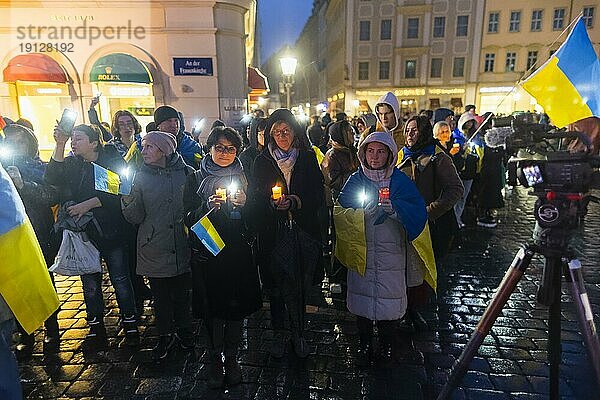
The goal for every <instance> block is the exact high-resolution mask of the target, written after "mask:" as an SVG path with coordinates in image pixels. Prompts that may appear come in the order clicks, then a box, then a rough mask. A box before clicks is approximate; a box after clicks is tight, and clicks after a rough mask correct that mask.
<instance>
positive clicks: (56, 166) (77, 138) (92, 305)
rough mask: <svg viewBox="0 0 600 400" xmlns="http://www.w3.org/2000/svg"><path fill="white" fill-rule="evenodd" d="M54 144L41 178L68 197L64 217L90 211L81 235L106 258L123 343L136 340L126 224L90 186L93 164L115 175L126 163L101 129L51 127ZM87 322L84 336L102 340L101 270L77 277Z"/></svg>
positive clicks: (108, 197) (112, 198) (116, 202)
mask: <svg viewBox="0 0 600 400" xmlns="http://www.w3.org/2000/svg"><path fill="white" fill-rule="evenodd" d="M69 139H71V149H72V152H73V155H69V156H67V157H65V156H64V152H65V145H66V143H67V141H68V140H69ZM54 140H55V141H56V147H55V149H54V152H53V154H52V158H51V159H50V162H49V164H48V167H47V168H46V173H45V179H46V182H47V183H49V184H51V185H55V186H57V187H58V188H59V192H60V195H61V200H62V202H63V203H64V202H67V201H73V202H74V203H75V204H74V205H71V206H69V207H68V208H67V211H68V213H69V215H70V216H71V217H73V218H80V217H82V216H83V215H85V214H86V213H88V212H91V213H92V214H93V216H94V218H95V220H96V221H97V224H94V223H91V224H88V226H87V230H86V233H88V235H89V237H90V240H91V241H92V242H93V243H94V245H95V246H96V247H97V248H98V250H99V251H100V256H101V257H102V258H103V259H104V261H105V262H106V265H107V267H108V272H109V275H110V280H111V282H112V285H113V287H114V288H115V292H116V295H117V303H118V305H119V309H120V311H121V318H122V323H123V328H124V330H125V337H126V339H127V340H128V343H131V344H136V343H137V342H138V340H139V335H138V329H137V321H136V306H135V299H134V294H133V287H132V284H131V277H130V274H129V266H128V260H127V254H128V250H127V245H126V240H125V237H124V235H123V232H124V226H125V224H127V222H126V221H125V219H124V218H123V214H122V213H121V204H120V198H119V196H118V195H114V194H109V193H106V192H102V191H98V190H96V189H95V179H94V166H93V165H92V163H95V164H98V165H100V166H102V167H104V168H106V169H108V170H110V171H113V172H116V173H120V172H121V171H123V170H124V169H125V168H126V166H127V164H126V163H125V160H123V158H121V156H120V154H119V152H118V151H117V149H116V148H115V147H114V146H112V145H103V144H102V139H101V133H100V131H99V129H98V128H97V127H95V126H90V125H78V126H76V127H75V128H73V133H72V134H71V135H68V134H67V133H65V132H64V131H63V130H62V129H60V127H56V128H55V130H54ZM81 282H82V284H83V297H84V301H85V305H86V313H87V321H88V324H89V325H90V331H89V334H88V338H89V339H92V340H94V341H97V342H98V343H103V342H104V341H105V339H106V329H105V328H104V300H103V298H102V274H101V273H100V272H99V273H95V274H86V275H81Z"/></svg>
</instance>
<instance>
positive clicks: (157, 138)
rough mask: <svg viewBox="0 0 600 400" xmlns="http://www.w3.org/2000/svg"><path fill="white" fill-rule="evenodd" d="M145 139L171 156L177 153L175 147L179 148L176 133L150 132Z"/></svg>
mask: <svg viewBox="0 0 600 400" xmlns="http://www.w3.org/2000/svg"><path fill="white" fill-rule="evenodd" d="M143 140H144V141H146V142H148V143H152V144H153V145H155V146H156V147H158V149H159V150H160V151H162V152H163V153H164V154H165V156H170V155H171V154H173V153H175V149H176V148H177V139H176V138H175V136H174V135H172V134H170V133H167V132H160V131H152V132H148V133H147V134H146V136H144V139H143Z"/></svg>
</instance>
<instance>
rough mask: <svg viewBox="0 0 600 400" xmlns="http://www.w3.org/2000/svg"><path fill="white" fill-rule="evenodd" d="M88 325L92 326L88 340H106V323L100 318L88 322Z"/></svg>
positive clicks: (87, 336)
mask: <svg viewBox="0 0 600 400" xmlns="http://www.w3.org/2000/svg"><path fill="white" fill-rule="evenodd" d="M88 325H89V326H90V330H89V332H88V334H87V335H86V339H95V340H98V341H100V340H106V328H105V327H104V321H102V320H101V319H99V318H96V317H94V318H92V319H91V320H89V321H88Z"/></svg>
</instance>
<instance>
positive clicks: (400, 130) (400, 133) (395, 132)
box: [375, 92, 406, 149]
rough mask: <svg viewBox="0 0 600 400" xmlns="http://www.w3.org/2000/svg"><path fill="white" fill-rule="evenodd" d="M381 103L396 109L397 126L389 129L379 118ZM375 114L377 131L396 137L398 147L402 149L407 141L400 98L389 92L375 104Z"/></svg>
mask: <svg viewBox="0 0 600 400" xmlns="http://www.w3.org/2000/svg"><path fill="white" fill-rule="evenodd" d="M380 104H387V105H388V106H390V107H391V108H392V110H394V118H395V119H396V126H394V127H393V128H392V129H387V128H385V127H384V126H383V122H382V121H381V119H380V118H379V114H377V106H378V105H380ZM375 115H376V117H377V126H376V128H375V130H376V131H377V132H388V133H390V134H391V135H392V137H393V138H394V142H396V147H397V148H398V149H401V148H402V147H403V146H404V144H405V143H406V141H405V139H404V124H403V122H402V116H401V115H400V104H399V103H398V99H397V98H396V96H395V95H394V93H392V92H387V93H386V94H384V95H383V96H381V97H380V98H379V100H377V104H375Z"/></svg>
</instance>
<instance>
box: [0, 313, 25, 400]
mask: <svg viewBox="0 0 600 400" xmlns="http://www.w3.org/2000/svg"><path fill="white" fill-rule="evenodd" d="M14 330H15V320H14V319H9V320H6V321H3V322H0V371H1V372H0V399H6V400H21V399H22V398H23V391H22V389H21V381H20V379H19V369H18V368H17V360H16V359H15V355H14V353H13V352H12V350H11V345H12V334H13V332H14Z"/></svg>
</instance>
